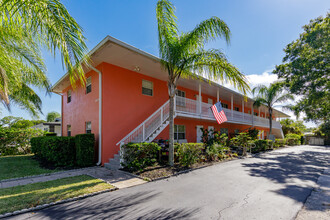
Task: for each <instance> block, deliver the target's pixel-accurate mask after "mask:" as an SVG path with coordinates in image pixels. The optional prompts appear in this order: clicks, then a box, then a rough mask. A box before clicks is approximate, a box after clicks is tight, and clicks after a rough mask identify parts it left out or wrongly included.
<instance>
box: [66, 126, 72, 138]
mask: <svg viewBox="0 0 330 220" xmlns="http://www.w3.org/2000/svg"><path fill="white" fill-rule="evenodd" d="M66 130H67V133H68V135H67V136H68V137H71V125H67V126H66Z"/></svg>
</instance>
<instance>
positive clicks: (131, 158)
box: [121, 142, 161, 171]
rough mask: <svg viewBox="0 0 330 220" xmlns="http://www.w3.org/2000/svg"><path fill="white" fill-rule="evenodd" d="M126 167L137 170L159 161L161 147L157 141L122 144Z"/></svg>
mask: <svg viewBox="0 0 330 220" xmlns="http://www.w3.org/2000/svg"><path fill="white" fill-rule="evenodd" d="M121 149H122V153H123V159H124V161H125V162H124V163H123V164H122V166H124V168H126V169H128V170H131V171H136V170H142V169H143V168H145V167H147V166H151V165H154V164H155V163H156V162H157V158H158V155H159V154H158V153H159V150H160V149H161V147H160V146H159V145H158V144H157V143H146V142H145V143H128V144H126V145H124V146H122V148H121Z"/></svg>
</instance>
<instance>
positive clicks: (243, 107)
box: [242, 99, 244, 121]
mask: <svg viewBox="0 0 330 220" xmlns="http://www.w3.org/2000/svg"><path fill="white" fill-rule="evenodd" d="M242 112H243V121H244V99H243V100H242Z"/></svg>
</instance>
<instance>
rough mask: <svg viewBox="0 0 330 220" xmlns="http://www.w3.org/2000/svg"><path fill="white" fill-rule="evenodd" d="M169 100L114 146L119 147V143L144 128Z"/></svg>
mask: <svg viewBox="0 0 330 220" xmlns="http://www.w3.org/2000/svg"><path fill="white" fill-rule="evenodd" d="M169 101H170V100H167V101H166V102H165V103H164V104H163V105H162V106H161V107H159V108H158V109H157V110H156V111H155V112H154V113H152V114H151V115H150V116H149V117H148V118H147V119H146V120H144V121H143V122H142V123H141V124H139V125H138V126H137V127H136V128H135V129H134V130H132V131H131V132H130V133H129V134H128V135H126V136H125V137H124V138H122V139H121V140H120V141H119V142H118V143H117V144H116V145H119V144H120V143H122V142H124V140H125V139H127V138H128V137H129V136H131V135H132V134H133V133H134V132H135V131H137V130H138V129H139V128H141V127H142V126H144V124H145V123H146V122H147V121H148V120H149V119H151V118H152V117H153V116H155V115H156V114H157V113H158V112H159V111H162V109H163V107H164V106H165V105H166V104H168V103H169Z"/></svg>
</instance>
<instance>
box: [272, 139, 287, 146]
mask: <svg viewBox="0 0 330 220" xmlns="http://www.w3.org/2000/svg"><path fill="white" fill-rule="evenodd" d="M284 145H285V140H284V139H275V143H274V146H275V147H277V148H278V147H284Z"/></svg>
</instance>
